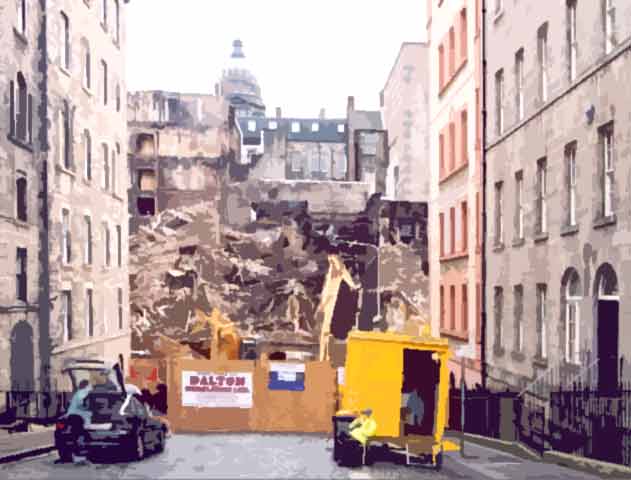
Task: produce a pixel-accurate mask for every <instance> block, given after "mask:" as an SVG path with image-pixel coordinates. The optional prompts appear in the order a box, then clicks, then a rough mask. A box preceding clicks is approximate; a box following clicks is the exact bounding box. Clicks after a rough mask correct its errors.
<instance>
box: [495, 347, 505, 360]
mask: <svg viewBox="0 0 631 480" xmlns="http://www.w3.org/2000/svg"><path fill="white" fill-rule="evenodd" d="M504 353H505V350H504V348H503V347H501V346H500V345H493V355H495V356H496V357H503V356H504Z"/></svg>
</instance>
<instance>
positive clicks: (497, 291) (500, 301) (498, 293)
mask: <svg viewBox="0 0 631 480" xmlns="http://www.w3.org/2000/svg"><path fill="white" fill-rule="evenodd" d="M494 300H495V304H494V315H495V342H494V346H495V351H496V352H497V351H499V350H501V348H502V333H503V332H502V330H503V328H502V322H503V321H504V319H503V318H502V317H503V314H504V291H503V290H502V287H495V288H494Z"/></svg>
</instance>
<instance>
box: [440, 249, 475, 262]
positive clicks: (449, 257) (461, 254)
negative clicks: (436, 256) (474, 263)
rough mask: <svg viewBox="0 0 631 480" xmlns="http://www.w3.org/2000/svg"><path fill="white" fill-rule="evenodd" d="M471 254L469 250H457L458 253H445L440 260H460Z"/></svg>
mask: <svg viewBox="0 0 631 480" xmlns="http://www.w3.org/2000/svg"><path fill="white" fill-rule="evenodd" d="M468 256H469V253H468V252H466V251H465V252H457V253H452V254H449V255H443V256H442V257H440V261H441V262H449V261H451V260H459V259H461V258H467V257H468Z"/></svg>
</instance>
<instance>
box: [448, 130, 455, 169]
mask: <svg viewBox="0 0 631 480" xmlns="http://www.w3.org/2000/svg"><path fill="white" fill-rule="evenodd" d="M454 168H456V124H455V123H454V122H451V123H450V124H449V171H450V172H451V171H453V169H454Z"/></svg>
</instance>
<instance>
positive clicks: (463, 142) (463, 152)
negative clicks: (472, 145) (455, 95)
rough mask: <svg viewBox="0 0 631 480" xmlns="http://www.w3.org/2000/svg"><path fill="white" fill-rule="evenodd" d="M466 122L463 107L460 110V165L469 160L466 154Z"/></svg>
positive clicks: (465, 113)
mask: <svg viewBox="0 0 631 480" xmlns="http://www.w3.org/2000/svg"><path fill="white" fill-rule="evenodd" d="M467 123H468V120H467V109H466V108H465V109H464V110H463V111H462V112H460V155H461V158H460V161H461V163H462V165H466V164H467V163H468V161H469V158H468V155H467V137H468V134H467V129H468V128H469V127H468V125H467Z"/></svg>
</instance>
